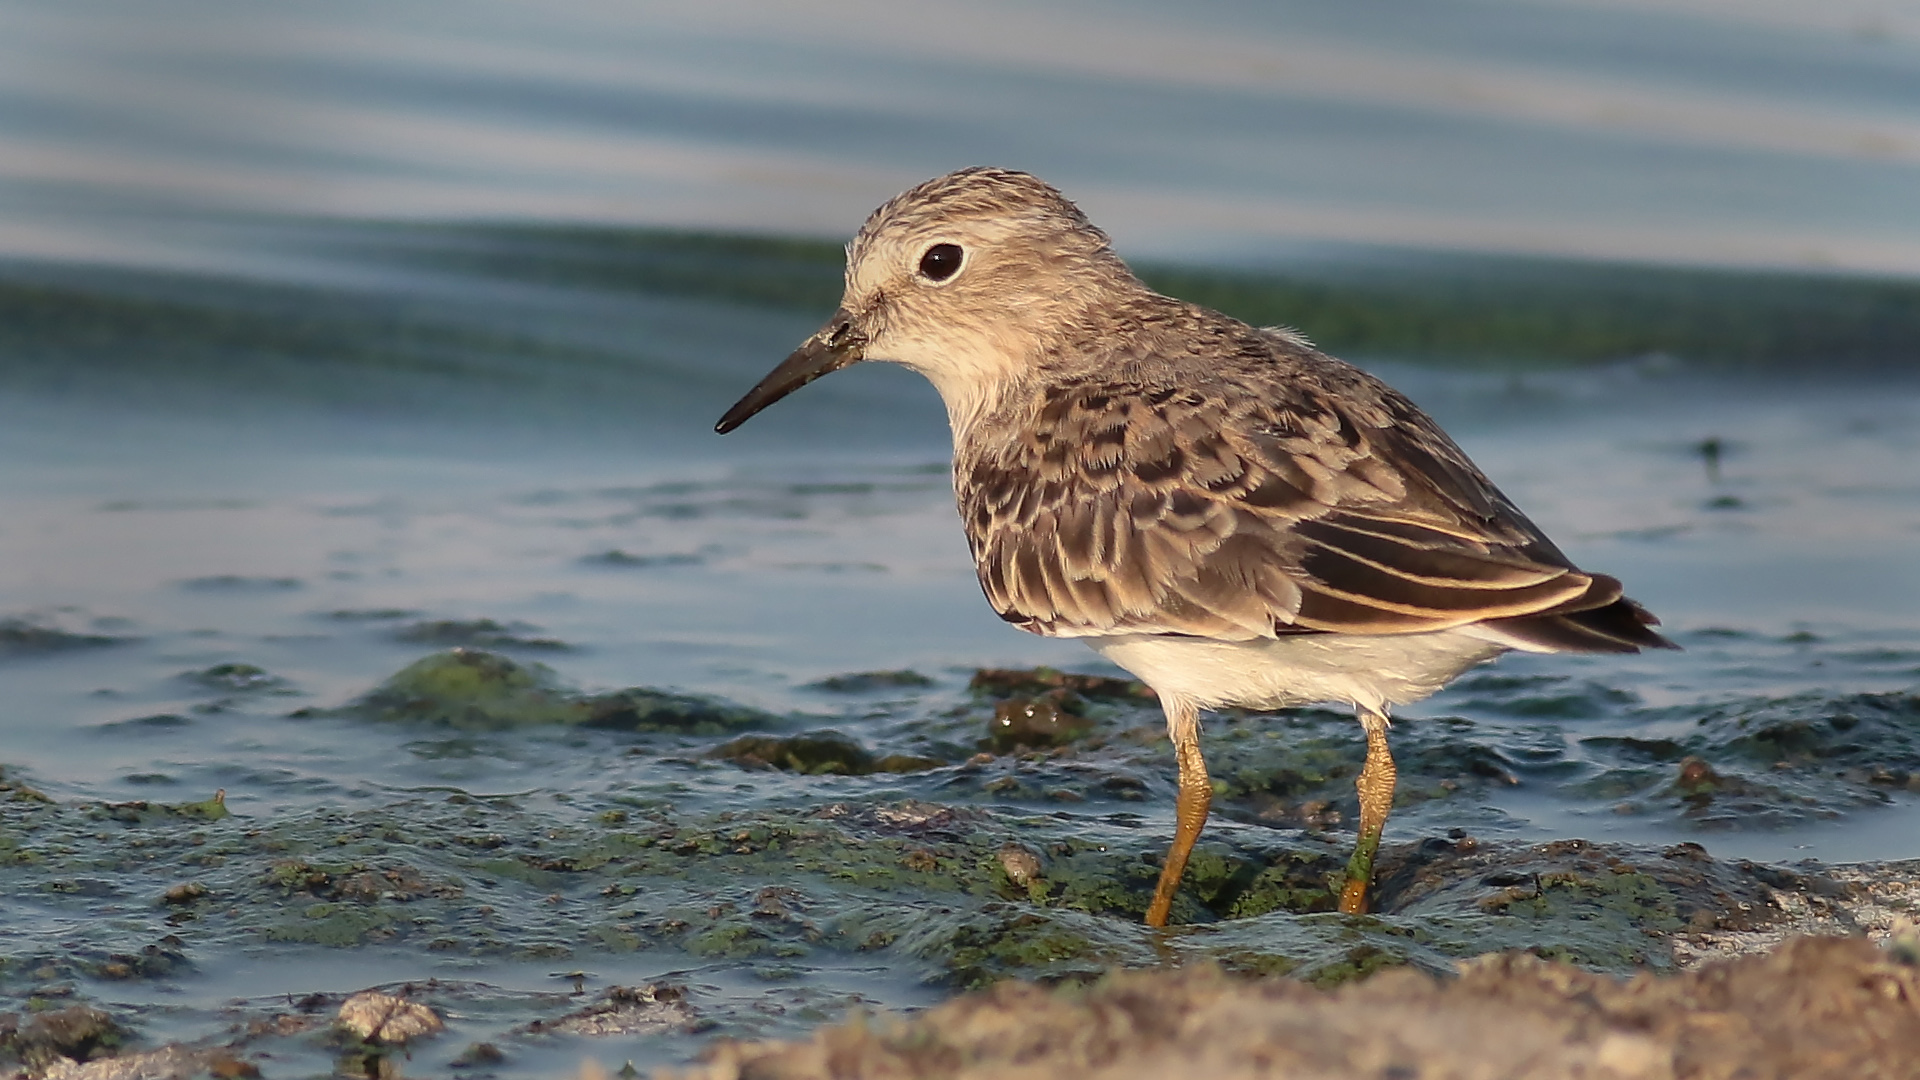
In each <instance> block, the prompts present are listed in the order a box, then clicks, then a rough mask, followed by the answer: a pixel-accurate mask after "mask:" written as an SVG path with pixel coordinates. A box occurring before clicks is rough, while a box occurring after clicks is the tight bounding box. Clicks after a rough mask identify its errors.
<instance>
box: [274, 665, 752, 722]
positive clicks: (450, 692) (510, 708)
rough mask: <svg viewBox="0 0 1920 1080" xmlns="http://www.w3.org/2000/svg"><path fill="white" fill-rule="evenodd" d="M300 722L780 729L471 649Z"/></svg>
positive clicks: (686, 698)
mask: <svg viewBox="0 0 1920 1080" xmlns="http://www.w3.org/2000/svg"><path fill="white" fill-rule="evenodd" d="M293 715H294V716H295V717H312V716H345V717H352V718H356V719H362V720H371V721H375V722H378V723H407V724H425V725H432V726H436V727H445V728H452V729H454V730H458V731H504V730H509V729H513V728H521V727H539V726H549V725H578V726H582V727H589V728H602V729H611V730H619V731H634V732H650V731H677V732H683V733H686V734H694V735H711V734H718V733H721V732H726V731H737V730H740V729H742V728H754V727H767V726H773V725H776V724H778V723H779V722H780V721H779V718H777V717H774V716H772V715H771V714H769V713H764V712H760V711H758V710H754V709H747V708H743V707H741V706H737V705H731V704H728V703H725V702H721V701H718V700H716V699H714V698H710V697H705V696H701V695H696V694H675V693H670V692H667V691H662V690H653V689H649V688H646V687H635V688H631V689H626V690H616V691H612V692H609V693H604V694H583V693H580V692H579V691H576V690H573V689H571V688H570V687H568V686H567V685H566V684H565V683H564V682H563V681H562V680H561V678H560V676H559V675H558V673H556V672H555V671H554V670H553V669H552V668H550V667H548V666H546V665H545V664H540V663H534V662H528V661H520V660H514V659H512V658H510V657H506V656H502V655H500V654H498V653H492V652H486V651H484V650H480V649H468V648H457V649H450V650H448V651H446V652H440V653H434V654H432V655H430V656H426V657H422V658H421V659H419V660H416V661H415V662H413V663H412V664H409V665H408V666H407V667H405V668H403V669H401V670H400V671H399V672H397V673H395V674H394V675H393V676H392V677H391V678H389V679H387V681H386V682H384V683H382V684H381V685H380V686H378V687H376V688H375V689H374V690H372V691H371V692H369V693H367V694H365V695H363V696H362V697H360V698H359V699H358V700H356V701H354V702H352V703H350V704H348V705H346V706H343V707H341V708H337V709H303V710H300V711H298V712H296V713H294V714H293Z"/></svg>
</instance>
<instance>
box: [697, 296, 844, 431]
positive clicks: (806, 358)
mask: <svg viewBox="0 0 1920 1080" xmlns="http://www.w3.org/2000/svg"><path fill="white" fill-rule="evenodd" d="M866 347H867V336H866V335H865V334H862V333H861V332H860V331H858V330H855V329H854V328H853V317H852V316H851V315H848V314H847V309H846V308H841V309H840V310H839V311H836V312H834V313H833V318H831V319H829V320H827V325H825V326H823V327H821V328H820V332H819V333H816V334H814V335H813V336H812V337H810V338H808V339H807V343H806V344H805V345H802V346H800V347H799V348H798V349H795V350H793V355H792V356H789V357H787V358H786V359H785V360H783V361H781V362H780V366H779V367H777V368H774V369H773V370H772V371H769V372H767V377H766V378H764V379H761V380H760V385H758V386H756V387H754V388H753V389H751V390H749V391H747V396H746V397H743V398H741V399H740V400H739V401H737V402H735V403H734V406H733V408H731V409H728V410H727V415H725V416H723V417H721V418H720V422H719V423H717V424H715V425H713V430H715V431H717V432H719V433H720V434H722V435H725V434H726V433H727V432H729V431H732V430H733V429H734V428H737V427H739V426H740V425H741V424H744V423H746V422H747V421H748V420H750V419H752V417H753V414H754V413H757V412H759V411H760V410H761V409H764V408H766V407H767V406H769V405H771V404H773V403H774V402H776V401H779V400H780V399H781V398H783V397H786V396H787V395H788V394H791V393H793V392H794V391H795V390H798V389H800V388H801V387H803V386H805V385H807V384H808V383H810V382H812V381H813V380H815V379H817V378H819V377H820V376H822V375H831V374H832V373H834V372H836V371H839V370H840V369H841V368H843V367H846V366H848V365H849V364H857V363H859V362H860V361H861V360H863V359H865V358H866V353H865V350H866Z"/></svg>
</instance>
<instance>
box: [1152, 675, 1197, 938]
mask: <svg viewBox="0 0 1920 1080" xmlns="http://www.w3.org/2000/svg"><path fill="white" fill-rule="evenodd" d="M1161 703H1162V705H1164V706H1165V708H1166V710H1167V734H1168V735H1169V736H1171V737H1172V738H1173V752H1174V756H1175V758H1176V760H1177V761H1178V762H1179V765H1180V797H1179V801H1178V802H1177V803H1175V808H1174V815H1175V818H1176V820H1177V822H1178V825H1177V827H1176V828H1175V830H1174V834H1173V846H1172V847H1170V848H1168V849H1167V861H1166V864H1165V865H1163V866H1162V867H1160V884H1159V885H1158V886H1156V887H1155V888H1154V890H1153V903H1152V904H1151V905H1149V906H1148V908H1147V925H1148V926H1165V925H1167V912H1168V911H1169V910H1170V909H1171V908H1172V907H1173V894H1174V893H1175V892H1177V891H1179V889H1180V877H1181V875H1183V874H1185V873H1186V872H1187V856H1189V855H1191V854H1193V842H1194V841H1195V840H1197V839H1199V838H1200V829H1201V827H1202V826H1204V825H1205V824H1206V823H1207V808H1208V807H1209V806H1211V805H1212V803H1213V781H1212V780H1211V779H1209V778H1208V776H1207V761H1206V759H1205V758H1203V757H1201V756H1200V710H1199V709H1198V708H1196V707H1195V706H1194V704H1193V703H1192V702H1189V701H1180V700H1178V699H1174V698H1166V697H1164V696H1163V698H1162V701H1161Z"/></svg>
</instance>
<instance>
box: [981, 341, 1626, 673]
mask: <svg viewBox="0 0 1920 1080" xmlns="http://www.w3.org/2000/svg"><path fill="white" fill-rule="evenodd" d="M1275 347H1276V348H1279V349H1281V352H1280V353H1278V354H1275V355H1273V356H1270V357H1269V358H1268V359H1269V362H1270V364H1273V365H1279V366H1285V365H1291V367H1290V368H1289V371H1288V373H1289V374H1291V375H1293V376H1294V378H1291V379H1275V378H1274V377H1273V374H1272V373H1270V372H1261V371H1245V372H1240V373H1238V376H1236V373H1235V372H1234V371H1231V370H1228V371H1223V372H1215V373H1213V375H1212V377H1211V378H1210V379H1209V381H1208V383H1207V385H1203V386H1201V387H1198V388H1176V387H1171V386H1167V385H1161V384H1155V383H1153V382H1151V381H1148V380H1144V379H1140V380H1134V381H1127V380H1120V379H1102V378H1097V377H1091V376H1082V377H1079V378H1067V379H1061V380H1058V381H1054V382H1051V383H1050V384H1048V385H1045V386H1044V387H1042V388H1041V389H1039V390H1038V391H1037V393H1036V395H1035V397H1034V398H1033V400H1031V401H1029V402H1027V403H1026V404H1025V406H1024V408H1020V409H1018V411H1017V412H1016V413H1015V414H1012V415H1008V416H1002V417H996V418H994V419H993V420H991V421H990V422H989V423H988V424H986V425H983V427H982V429H981V433H982V434H989V435H991V437H986V438H980V437H975V438H969V439H965V440H962V448H961V454H962V459H961V460H960V461H958V462H956V470H955V477H956V489H957V492H958V495H959V499H960V504H961V512H962V513H961V516H962V520H963V521H964V522H965V523H966V526H967V533H968V539H969V541H970V542H971V544H972V547H973V551H974V555H975V558H976V561H977V562H978V565H979V570H980V583H981V586H982V588H983V589H984V590H985V592H986V594H987V598H988V599H989V600H990V601H991V602H992V604H993V606H994V608H995V610H997V611H999V612H1000V614H1001V616H1002V617H1003V618H1005V619H1007V620H1008V621H1010V622H1013V623H1016V624H1018V625H1020V626H1022V627H1024V628H1026V629H1028V630H1032V631H1034V632H1036V633H1042V634H1052V635H1063V636H1085V635H1100V634H1114V633H1163V634H1190V635H1199V636H1206V637H1219V638H1226V639H1234V640H1246V639H1252V638H1258V637H1274V636H1278V635H1281V634H1290V633H1302V632H1343V633H1373V634H1401V633H1419V632H1424V631H1431V630H1439V629H1445V628H1449V627H1456V626H1463V625H1467V624H1470V623H1477V622H1483V621H1491V620H1500V621H1501V624H1502V625H1504V626H1518V625H1521V623H1520V622H1518V621H1516V620H1524V619H1525V618H1527V617H1532V616H1542V615H1557V614H1564V613H1568V612H1580V611H1587V610H1591V609H1596V608H1601V607H1604V606H1606V605H1608V604H1612V603H1614V602H1616V601H1618V600H1619V599H1620V593H1619V586H1618V583H1617V582H1614V581H1613V580H1612V579H1611V578H1605V577H1602V576H1598V575H1591V574H1586V573H1582V572H1581V571H1580V570H1578V569H1576V568H1575V567H1574V566H1573V565H1572V564H1571V563H1570V562H1568V561H1567V559H1566V557H1565V556H1564V555H1562V554H1561V553H1560V552H1559V550H1558V549H1557V548H1555V547H1554V546H1553V544H1552V543H1551V542H1550V541H1548V540H1547V538H1546V537H1545V536H1544V535H1543V534H1542V533H1541V532H1540V530H1539V529H1538V528H1536V527H1535V526H1534V525H1533V523H1532V522H1530V521H1528V520H1527V519H1526V517H1525V516H1524V515H1522V514H1521V513H1520V512H1519V511H1518V510H1517V509H1515V508H1514V506H1513V505H1512V503H1510V502H1509V501H1508V500H1507V499H1506V497H1505V496H1504V495H1502V494H1501V493H1500V492H1499V490H1498V489H1496V488H1495V487H1494V486H1493V485H1492V484H1491V483H1490V482H1489V481H1488V480H1487V479H1486V477H1485V476H1483V475H1482V474H1481V473H1480V471H1479V470H1478V469H1476V468H1475V467H1474V466H1473V464H1472V463H1471V462H1470V461H1469V460H1468V459H1467V457H1466V455H1465V454H1464V453H1462V452H1461V451H1460V449H1459V448H1458V447H1457V446H1455V445H1454V444H1453V442H1452V440H1450V439H1448V438H1447V436H1446V435H1445V434H1443V433H1442V432H1441V431H1440V429H1439V428H1438V426H1437V425H1435V424H1434V423H1433V422H1432V421H1431V420H1430V419H1428V418H1427V417H1426V416H1425V415H1424V414H1423V413H1421V412H1420V411H1419V410H1418V409H1417V408H1415V407H1414V406H1413V405H1412V404H1411V403H1410V402H1407V401H1406V400H1405V399H1404V398H1402V397H1400V396H1399V395H1398V394H1396V393H1395V392H1394V391H1392V390H1390V389H1388V388H1387V387H1386V386H1384V385H1383V384H1381V383H1379V382H1377V381H1376V380H1373V379H1371V378H1370V377H1368V376H1366V375H1363V374H1361V373H1360V372H1358V371H1356V370H1354V369H1352V368H1347V367H1346V366H1345V365H1339V364H1338V362H1337V361H1333V360H1331V359H1328V358H1324V357H1319V358H1318V360H1317V361H1315V362H1314V363H1311V364H1309V363H1307V362H1306V361H1305V360H1303V359H1302V355H1295V354H1297V353H1299V350H1300V347H1299V346H1298V345H1297V344H1295V343H1290V342H1287V343H1280V344H1278V345H1275ZM1286 350H1292V352H1291V353H1289V352H1287V351H1286ZM1312 356H1314V357H1317V356H1318V354H1312ZM1256 360H1257V358H1256ZM1608 625H1609V626H1611V624H1608ZM1596 633H1598V631H1591V630H1588V629H1587V628H1586V626H1585V624H1580V626H1579V627H1578V628H1577V629H1573V628H1570V629H1568V630H1566V631H1564V632H1562V633H1561V634H1560V636H1561V637H1566V638H1568V639H1569V640H1571V639H1572V638H1575V637H1579V636H1580V635H1581V634H1588V635H1589V636H1591V635H1593V634H1596Z"/></svg>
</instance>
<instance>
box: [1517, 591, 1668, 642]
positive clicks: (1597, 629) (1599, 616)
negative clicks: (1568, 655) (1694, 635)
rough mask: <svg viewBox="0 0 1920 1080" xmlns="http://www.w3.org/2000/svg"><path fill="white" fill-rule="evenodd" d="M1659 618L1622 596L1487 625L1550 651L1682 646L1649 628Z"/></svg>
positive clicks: (1657, 621)
mask: <svg viewBox="0 0 1920 1080" xmlns="http://www.w3.org/2000/svg"><path fill="white" fill-rule="evenodd" d="M1659 622H1660V620H1659V619H1656V618H1654V617H1653V613H1652V612H1650V611H1648V610H1647V609H1646V608H1643V607H1641V606H1640V605H1639V604H1636V603H1634V602H1633V601H1631V600H1628V599H1627V598H1625V597H1621V598H1620V599H1618V600H1615V601H1614V602H1613V603H1611V604H1607V605H1605V606H1603V607H1597V608H1590V609H1588V610H1586V611H1573V612H1568V613H1566V614H1564V615H1522V616H1519V617H1518V618H1512V619H1491V620H1488V621H1487V622H1486V623H1485V625H1486V626H1488V627H1489V628H1493V629H1497V630H1499V631H1500V632H1501V633H1502V634H1505V635H1506V636H1508V637H1511V638H1514V639H1516V640H1518V641H1522V642H1525V643H1527V644H1529V645H1533V646H1536V647H1538V648H1540V649H1542V650H1545V651H1548V652H1586V653H1636V652H1639V651H1640V650H1641V649H1677V648H1679V647H1680V646H1678V645H1675V644H1674V643H1673V642H1671V641H1668V640H1667V639H1666V638H1664V637H1661V636H1660V635H1659V634H1658V633H1656V632H1654V631H1653V630H1651V629H1649V628H1650V627H1653V626H1656V625H1658V624H1659Z"/></svg>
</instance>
